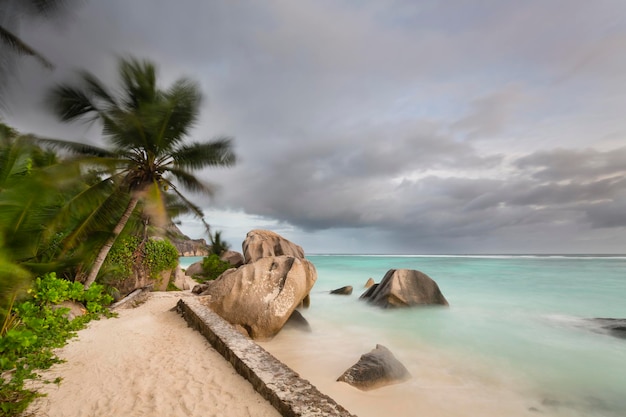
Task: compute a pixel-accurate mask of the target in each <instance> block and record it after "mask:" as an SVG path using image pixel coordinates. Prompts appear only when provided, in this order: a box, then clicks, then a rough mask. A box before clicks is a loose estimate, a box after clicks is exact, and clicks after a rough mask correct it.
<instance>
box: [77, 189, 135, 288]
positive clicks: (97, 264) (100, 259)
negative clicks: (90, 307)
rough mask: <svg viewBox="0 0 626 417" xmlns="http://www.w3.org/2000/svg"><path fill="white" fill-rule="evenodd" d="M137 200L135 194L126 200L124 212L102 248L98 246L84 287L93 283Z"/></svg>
mask: <svg viewBox="0 0 626 417" xmlns="http://www.w3.org/2000/svg"><path fill="white" fill-rule="evenodd" d="M138 202H139V197H137V196H136V195H132V196H131V198H130V201H129V202H128V206H127V207H126V210H125V211H124V214H122V217H120V220H119V222H117V224H116V225H115V228H114V229H113V234H112V235H111V237H109V238H108V239H107V241H106V242H104V245H102V248H100V252H98V256H96V260H95V261H94V263H93V266H92V267H91V270H90V271H89V275H88V276H87V279H86V280H85V289H88V288H89V287H90V286H91V284H93V283H94V281H95V280H96V277H97V276H98V272H100V268H102V264H103V263H104V260H105V259H106V258H107V255H108V254H109V251H110V250H111V248H112V247H113V244H114V243H115V241H116V240H117V237H118V236H119V235H120V233H122V230H124V227H125V226H126V223H128V220H129V219H130V216H131V214H133V211H134V210H135V207H137V203H138Z"/></svg>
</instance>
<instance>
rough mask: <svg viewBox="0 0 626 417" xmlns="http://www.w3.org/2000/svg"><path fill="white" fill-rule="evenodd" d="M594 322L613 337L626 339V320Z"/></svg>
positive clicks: (604, 319) (601, 319)
mask: <svg viewBox="0 0 626 417" xmlns="http://www.w3.org/2000/svg"><path fill="white" fill-rule="evenodd" d="M592 320H593V321H594V322H595V323H597V324H599V325H600V327H602V328H603V329H604V330H607V331H608V332H609V334H610V335H611V336H615V337H618V338H620V339H626V319H613V318H596V319H592Z"/></svg>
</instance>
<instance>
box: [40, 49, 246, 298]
mask: <svg viewBox="0 0 626 417" xmlns="http://www.w3.org/2000/svg"><path fill="white" fill-rule="evenodd" d="M119 75H120V79H121V88H119V89H118V90H114V91H110V90H109V89H108V88H107V87H105V86H104V84H103V83H102V82H100V81H99V80H98V79H97V78H96V77H95V76H94V75H92V74H91V73H89V72H85V71H83V72H80V73H79V77H78V78H79V81H78V82H77V83H76V84H74V85H60V86H57V87H56V88H54V89H53V90H52V91H51V93H50V95H49V103H50V106H51V108H52V110H53V111H54V113H56V115H57V116H58V117H59V118H60V119H61V120H62V121H75V120H79V119H86V120H92V121H96V120H97V121H99V122H100V123H101V124H102V132H103V135H104V138H105V140H106V141H107V142H108V145H109V146H108V147H106V148H101V147H96V146H92V145H88V144H84V143H77V142H68V141H60V140H53V139H39V140H40V141H42V142H44V143H47V144H50V145H53V146H60V147H63V148H65V149H67V150H69V151H71V152H74V153H76V154H79V155H82V156H83V158H84V159H83V162H84V163H86V164H88V165H89V166H91V167H95V166H98V167H101V171H100V173H101V174H102V175H103V179H102V183H107V184H111V183H112V184H115V187H116V190H118V191H121V192H123V193H124V194H125V195H126V196H127V201H126V205H125V209H124V210H123V212H122V213H121V215H120V217H119V219H118V221H117V223H116V225H115V227H114V228H113V230H112V232H111V233H110V236H109V238H108V239H107V240H106V241H105V243H104V244H103V245H102V247H101V249H100V250H99V252H98V254H97V256H96V258H95V260H94V262H93V265H92V266H91V269H90V272H89V274H88V276H87V278H86V280H85V283H84V285H85V288H88V287H89V286H90V285H91V284H92V283H93V282H94V281H95V279H96V277H97V275H98V272H99V270H100V267H101V266H102V264H103V262H104V260H105V259H106V256H107V254H108V252H109V250H110V249H111V247H112V245H113V243H114V242H115V240H116V239H117V237H118V236H119V234H120V233H121V232H122V230H123V229H124V227H125V226H126V223H127V222H128V220H129V219H130V217H131V215H132V214H133V212H134V211H135V208H136V207H137V205H138V203H139V202H140V201H141V202H142V207H143V209H144V210H145V211H146V212H147V214H148V216H149V218H150V219H151V220H152V221H157V222H159V223H161V224H162V225H164V223H165V222H166V221H167V219H166V217H167V214H166V210H165V205H164V202H165V197H164V195H165V194H166V193H173V194H174V195H175V196H176V197H177V200H178V201H180V202H183V203H184V204H185V205H186V206H187V207H188V208H189V209H190V210H191V211H192V212H193V213H195V214H196V215H197V216H199V217H200V218H202V219H203V213H202V210H201V209H200V208H199V207H198V206H196V205H195V204H193V203H192V202H191V201H189V200H188V199H187V198H186V197H185V196H184V195H183V194H182V193H181V191H180V190H179V188H178V185H180V186H182V187H183V188H186V189H188V190H190V191H194V192H202V193H207V194H211V193H212V187H211V186H210V185H207V184H205V183H203V182H201V181H200V180H199V179H198V178H196V177H195V176H194V175H193V174H192V172H191V171H192V170H196V169H201V168H205V167H219V166H230V165H232V164H234V162H235V155H234V153H233V151H232V146H231V139H230V138H226V137H222V138H218V139H217V140H214V141H211V142H206V143H199V142H192V143H185V139H186V138H187V135H188V133H189V130H190V128H191V127H192V126H193V125H194V123H195V122H196V120H197V118H198V115H199V108H200V103H201V98H202V97H201V93H200V90H199V87H198V85H197V84H196V83H194V82H192V81H190V80H188V79H185V78H183V79H179V80H178V81H176V82H174V83H173V84H172V85H171V86H170V87H169V88H167V89H165V90H163V89H160V88H159V87H158V86H157V84H156V78H157V73H156V68H155V65H154V64H153V63H151V62H149V61H139V60H136V59H121V60H120V64H119Z"/></svg>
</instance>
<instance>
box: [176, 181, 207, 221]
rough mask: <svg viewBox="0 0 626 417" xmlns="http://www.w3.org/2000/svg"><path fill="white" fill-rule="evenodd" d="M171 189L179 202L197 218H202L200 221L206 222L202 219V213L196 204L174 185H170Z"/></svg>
mask: <svg viewBox="0 0 626 417" xmlns="http://www.w3.org/2000/svg"><path fill="white" fill-rule="evenodd" d="M172 191H173V192H174V193H175V194H176V196H178V198H179V201H180V203H182V204H183V205H185V206H186V207H187V209H188V210H190V211H191V213H193V214H195V215H196V216H197V217H198V218H200V219H201V220H202V223H204V224H206V222H205V221H204V213H203V212H202V209H201V208H200V207H199V206H197V205H196V204H194V203H192V202H191V201H190V200H189V199H188V198H187V197H185V196H184V195H183V194H182V193H181V192H180V191H178V189H177V188H176V187H172Z"/></svg>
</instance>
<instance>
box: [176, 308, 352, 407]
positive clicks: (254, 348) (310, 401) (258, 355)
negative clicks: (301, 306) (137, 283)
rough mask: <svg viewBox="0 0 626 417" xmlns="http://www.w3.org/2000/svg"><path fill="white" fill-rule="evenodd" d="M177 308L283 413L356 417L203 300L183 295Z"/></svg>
mask: <svg viewBox="0 0 626 417" xmlns="http://www.w3.org/2000/svg"><path fill="white" fill-rule="evenodd" d="M177 309H178V311H179V312H180V313H181V314H182V315H183V317H184V318H185V320H186V321H187V323H189V325H190V326H191V327H193V328H195V329H196V330H198V331H199V332H200V333H201V334H202V335H204V337H206V338H207V340H208V341H209V343H211V345H212V346H213V347H214V348H215V350H217V351H218V352H219V353H220V354H221V355H222V356H223V357H224V358H226V360H227V361H229V362H230V363H231V364H232V365H233V367H234V368H235V370H236V371H237V372H238V373H239V374H240V375H241V376H243V377H244V378H246V379H247V380H248V381H249V382H250V383H251V384H252V386H253V387H254V389H255V390H257V392H259V393H260V394H261V395H262V396H263V397H264V398H265V399H266V400H267V401H269V402H270V404H272V405H273V406H274V408H276V410H278V412H279V413H281V415H283V416H285V417H301V416H302V417H303V416H307V417H317V416H319V417H323V416H324V417H325V416H331V417H332V416H340V417H355V416H354V415H352V414H350V413H349V412H348V411H347V410H346V409H345V408H343V407H342V406H341V405H339V404H337V403H336V402H335V401H334V400H333V399H332V398H330V397H329V396H327V395H324V394H322V393H321V392H320V391H319V390H318V389H317V388H315V387H314V386H313V385H312V384H311V383H310V382H309V381H307V380H305V379H302V378H300V376H298V374H297V373H296V372H294V371H293V370H292V369H291V368H289V367H288V366H287V365H285V364H283V363H282V362H280V361H279V360H278V359H276V358H275V357H274V356H272V355H271V354H270V353H268V352H267V351H266V350H265V349H263V348H262V347H261V346H259V345H257V344H256V343H254V342H253V341H252V340H250V339H248V338H246V337H244V336H243V335H242V334H241V333H239V332H237V331H236V330H235V329H234V328H233V327H232V326H231V325H230V324H229V323H228V322H226V321H225V320H223V319H222V318H221V317H220V316H218V315H217V314H215V313H214V312H213V311H211V310H210V309H209V308H207V307H205V306H204V305H202V304H201V303H200V302H199V300H196V299H192V298H191V299H185V300H183V299H181V300H179V301H178V305H177Z"/></svg>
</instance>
